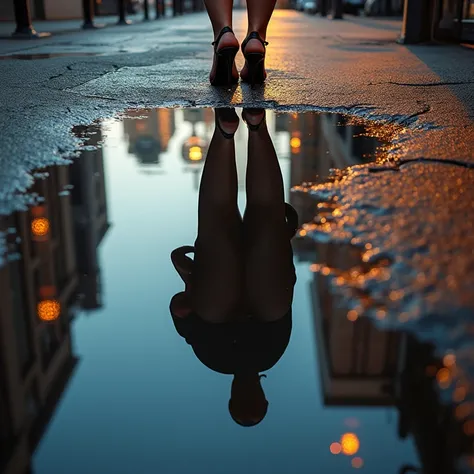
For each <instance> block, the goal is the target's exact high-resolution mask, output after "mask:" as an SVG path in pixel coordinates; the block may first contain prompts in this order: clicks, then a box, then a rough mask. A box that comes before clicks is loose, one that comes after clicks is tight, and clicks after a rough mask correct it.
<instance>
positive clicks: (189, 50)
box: [0, 10, 474, 213]
mask: <svg viewBox="0 0 474 474" xmlns="http://www.w3.org/2000/svg"><path fill="white" fill-rule="evenodd" d="M245 20H246V19H245V14H244V13H243V12H241V11H237V12H236V14H235V21H234V28H235V30H236V33H237V35H238V37H239V38H240V39H242V38H243V37H244V34H245V29H246V23H245ZM399 31H400V22H399V21H396V20H371V19H366V18H365V19H364V18H355V17H347V19H346V20H344V21H343V22H334V21H331V20H328V19H322V18H319V17H310V16H307V15H303V14H300V13H297V12H294V11H284V10H280V11H276V12H275V15H274V18H273V20H272V23H271V26H270V31H269V38H268V40H269V42H270V46H269V49H268V60H267V66H268V69H269V77H268V82H267V84H266V85H265V86H264V87H261V88H257V89H255V90H251V89H250V88H248V87H247V86H245V85H243V86H238V87H236V88H234V89H232V90H225V89H214V88H212V87H210V85H209V84H208V80H207V76H208V72H209V69H210V65H211V45H210V41H211V38H210V29H209V22H208V19H207V16H206V14H205V13H197V14H188V15H186V16H183V17H179V18H172V19H166V20H161V21H153V22H149V23H138V24H134V25H131V26H128V27H109V28H105V29H103V30H98V31H92V32H90V31H88V32H82V31H80V32H73V33H67V34H66V33H63V34H56V35H55V36H53V37H51V38H49V39H44V40H41V41H38V42H23V41H18V40H16V41H14V40H10V41H2V42H1V43H0V48H1V54H2V55H13V54H46V53H49V54H51V53H70V54H71V56H63V57H55V58H51V59H38V60H32V61H25V60H15V59H13V60H2V61H1V63H0V68H1V69H0V71H1V72H0V74H1V80H2V88H1V90H0V97H1V99H0V100H1V103H2V109H3V114H2V116H1V118H0V126H1V129H2V148H1V156H0V180H1V182H0V189H1V190H2V192H1V196H0V211H1V212H3V213H5V212H9V211H11V210H12V209H11V208H12V206H14V205H15V202H18V201H15V200H12V199H10V197H11V195H12V194H13V193H16V192H18V191H22V190H24V189H25V188H27V187H28V186H29V184H30V183H31V177H30V176H29V174H28V171H30V170H32V169H35V168H38V167H41V166H44V165H47V164H49V163H52V162H57V161H62V160H63V157H64V156H65V155H68V154H71V153H72V152H74V150H75V149H76V148H77V144H78V143H77V138H75V137H74V136H73V135H72V134H71V128H72V127H73V126H74V125H78V124H87V123H90V122H91V121H93V120H95V119H99V118H102V117H106V116H111V115H113V114H115V113H117V112H120V111H123V110H126V109H129V108H141V107H154V106H180V105H182V106H188V105H197V106H204V105H208V106H217V105H218V106H223V105H250V104H253V105H263V106H265V107H269V108H275V109H284V110H326V111H339V112H344V113H348V114H352V115H356V116H360V117H364V118H370V119H373V120H379V121H383V122H389V123H390V122H392V123H398V124H401V125H402V126H404V127H406V128H407V129H409V131H413V133H412V134H411V139H410V140H409V141H408V142H405V143H404V144H403V146H402V147H401V148H399V149H398V151H397V153H398V155H401V156H402V157H404V158H409V159H412V158H419V157H423V156H429V157H432V158H439V159H446V158H450V159H458V160H465V161H466V160H467V161H469V162H472V160H473V159H474V151H473V150H474V147H473V146H472V143H473V142H474V133H473V130H474V128H473V118H474V100H473V95H474V92H473V86H472V83H473V80H472V78H473V77H474V61H473V60H472V58H473V53H474V51H473V50H472V49H470V48H467V47H462V46H458V45H425V46H423V45H421V46H413V47H406V46H403V45H399V44H397V43H396V39H397V37H398V34H399ZM77 53H83V54H91V55H89V56H77V55H73V54H77ZM94 53H95V54H97V55H95V56H93V55H92V54H94ZM238 61H239V66H242V57H241V56H239V58H238Z"/></svg>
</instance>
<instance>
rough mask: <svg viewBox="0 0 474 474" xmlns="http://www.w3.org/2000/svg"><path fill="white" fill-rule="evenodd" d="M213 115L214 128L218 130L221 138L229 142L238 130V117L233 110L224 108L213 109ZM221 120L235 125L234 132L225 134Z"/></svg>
mask: <svg viewBox="0 0 474 474" xmlns="http://www.w3.org/2000/svg"><path fill="white" fill-rule="evenodd" d="M215 115H216V127H217V128H218V130H219V132H221V134H222V136H223V137H224V138H225V139H227V140H231V139H232V138H234V135H235V132H236V131H237V129H238V128H239V117H238V115H237V114H236V113H235V109H226V108H219V109H215ZM221 119H223V120H224V121H227V122H229V123H235V124H236V127H235V130H234V131H233V132H226V131H225V130H224V129H223V128H222V125H221Z"/></svg>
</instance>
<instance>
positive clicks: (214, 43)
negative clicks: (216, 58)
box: [211, 26, 234, 51]
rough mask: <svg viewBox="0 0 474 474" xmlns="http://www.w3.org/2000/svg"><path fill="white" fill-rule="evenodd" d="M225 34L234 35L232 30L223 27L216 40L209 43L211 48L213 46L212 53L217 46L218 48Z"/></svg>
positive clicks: (228, 27)
mask: <svg viewBox="0 0 474 474" xmlns="http://www.w3.org/2000/svg"><path fill="white" fill-rule="evenodd" d="M226 33H232V34H234V31H233V30H232V28H231V27H230V26H224V28H222V30H221V32H220V33H219V35H218V36H217V38H216V40H215V41H213V42H212V43H211V44H212V46H214V51H217V46H219V41H220V40H221V38H222V37H223V36H224V35H225V34H226Z"/></svg>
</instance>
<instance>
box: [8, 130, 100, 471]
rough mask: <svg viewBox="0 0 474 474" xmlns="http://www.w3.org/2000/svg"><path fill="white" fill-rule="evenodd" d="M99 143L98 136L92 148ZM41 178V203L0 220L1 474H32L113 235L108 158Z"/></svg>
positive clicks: (94, 155)
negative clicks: (106, 241)
mask: <svg viewBox="0 0 474 474" xmlns="http://www.w3.org/2000/svg"><path fill="white" fill-rule="evenodd" d="M76 133H77V134H78V135H79V134H80V133H81V130H79V129H77V130H76ZM100 139H101V134H100V130H95V134H94V135H93V136H92V138H91V142H90V143H91V144H97V143H98V142H99V141H100ZM41 171H42V173H41V175H42V177H41V178H38V179H37V180H36V183H35V185H34V188H33V189H32V190H31V192H32V195H37V197H38V199H36V204H34V205H33V206H31V207H30V209H29V210H27V211H23V212H16V213H14V214H12V215H10V216H8V217H1V218H0V231H1V232H2V233H4V234H5V235H6V239H7V251H6V255H5V262H4V264H1V265H0V292H1V295H2V298H0V472H2V474H27V473H31V457H32V454H33V452H34V450H35V448H36V446H37V444H38V443H39V441H40V439H41V437H42V435H43V433H44V432H45V430H46V428H47V425H48V423H49V422H50V420H51V418H52V416H53V414H54V411H55V409H56V406H57V404H58V402H59V400H60V398H61V395H62V394H63V392H64V390H65V388H66V386H67V384H68V382H69V380H70V378H71V376H72V375H73V373H74V370H75V368H76V366H77V363H78V357H77V356H76V355H75V353H74V348H73V341H72V335H71V332H72V328H71V324H72V321H73V319H74V317H75V314H76V312H77V310H78V309H79V307H82V308H83V309H85V310H91V309H96V308H99V307H100V305H101V285H100V265H99V262H98V257H97V246H98V245H99V244H100V242H101V241H102V239H103V237H104V235H105V234H106V232H107V230H108V228H109V222H108V213H107V199H106V188H105V180H104V168H103V158H102V152H101V150H100V149H98V150H95V151H85V152H83V153H82V154H81V156H80V157H79V158H77V159H75V161H74V162H73V164H72V165H71V166H56V167H50V168H48V169H46V170H41ZM71 185H72V186H74V187H73V188H72V186H71ZM71 188H72V189H71Z"/></svg>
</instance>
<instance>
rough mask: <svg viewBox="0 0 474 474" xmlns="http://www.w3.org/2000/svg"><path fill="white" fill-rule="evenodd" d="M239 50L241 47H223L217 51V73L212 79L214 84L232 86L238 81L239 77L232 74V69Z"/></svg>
mask: <svg viewBox="0 0 474 474" xmlns="http://www.w3.org/2000/svg"><path fill="white" fill-rule="evenodd" d="M238 51H239V48H222V49H221V50H220V51H217V52H216V56H217V65H216V75H215V77H214V80H213V81H212V85H214V86H230V85H232V84H235V82H237V79H236V78H234V77H233V76H232V69H233V67H234V61H235V56H236V55H237V52H238Z"/></svg>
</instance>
